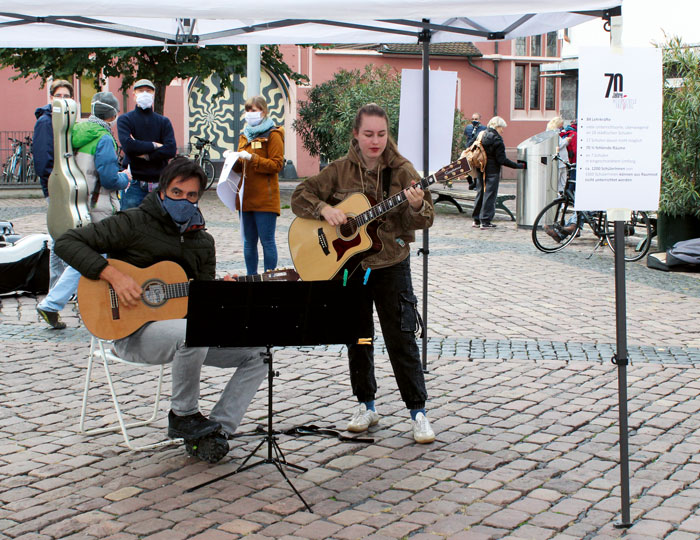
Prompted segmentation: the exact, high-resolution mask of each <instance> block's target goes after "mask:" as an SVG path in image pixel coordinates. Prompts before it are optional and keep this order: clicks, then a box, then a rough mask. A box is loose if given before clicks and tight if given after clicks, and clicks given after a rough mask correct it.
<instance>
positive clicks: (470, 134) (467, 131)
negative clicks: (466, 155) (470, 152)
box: [464, 112, 486, 148]
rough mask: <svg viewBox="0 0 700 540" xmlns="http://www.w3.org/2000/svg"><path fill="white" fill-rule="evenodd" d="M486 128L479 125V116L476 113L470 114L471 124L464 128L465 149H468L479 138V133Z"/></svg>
mask: <svg viewBox="0 0 700 540" xmlns="http://www.w3.org/2000/svg"><path fill="white" fill-rule="evenodd" d="M485 129H486V126H484V125H482V123H481V115H480V114H479V113H477V112H475V113H474V114H472V121H471V124H469V125H467V127H465V128H464V136H465V137H466V138H467V148H469V147H470V146H471V145H472V144H474V141H475V140H476V138H477V137H478V136H479V133H481V132H482V131H484V130H485Z"/></svg>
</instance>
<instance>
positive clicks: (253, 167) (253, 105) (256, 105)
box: [233, 96, 284, 275]
mask: <svg viewBox="0 0 700 540" xmlns="http://www.w3.org/2000/svg"><path fill="white" fill-rule="evenodd" d="M245 120H246V125H245V128H244V129H243V133H242V134H241V136H240V139H239V140H238V152H240V157H239V158H238V160H237V161H236V163H235V165H234V166H233V170H234V171H236V172H237V173H240V174H241V184H240V185H239V189H241V186H243V208H242V210H243V211H242V212H241V227H242V228H243V257H244V258H245V266H246V271H247V273H248V275H253V274H257V273H258V239H259V240H260V243H261V244H262V248H263V265H264V268H265V271H268V270H274V269H275V268H276V267H277V245H276V244H275V226H276V224H277V216H279V215H280V186H279V177H278V174H279V172H280V171H281V170H282V167H283V166H284V128H281V127H276V126H275V124H274V123H273V122H272V119H271V118H269V117H268V115H267V102H266V101H265V98H263V97H262V96H255V97H252V98H250V99H248V101H246V102H245ZM238 204H239V203H238V200H237V201H236V205H237V207H238Z"/></svg>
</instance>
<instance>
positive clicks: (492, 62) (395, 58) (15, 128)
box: [0, 32, 561, 177]
mask: <svg viewBox="0 0 700 540" xmlns="http://www.w3.org/2000/svg"><path fill="white" fill-rule="evenodd" d="M281 50H282V52H283V54H284V59H285V61H286V62H287V63H288V64H289V66H290V67H291V68H292V69H293V70H295V71H297V72H299V73H302V74H305V75H307V76H308V77H309V83H308V85H296V84H294V83H289V82H287V81H280V80H278V79H277V78H275V77H274V76H272V75H270V74H266V73H264V74H263V80H262V85H261V87H262V88H263V90H262V91H263V93H264V94H265V95H266V97H267V96H269V97H268V102H274V103H275V105H274V106H273V107H272V109H271V116H273V118H274V119H275V120H276V121H277V122H278V123H280V124H283V125H284V126H285V128H286V134H287V137H286V141H285V153H286V158H287V159H288V160H291V161H292V162H293V163H294V165H295V167H296V170H297V173H298V175H299V176H300V177H303V176H308V175H311V174H315V173H316V172H318V170H319V159H318V158H317V157H316V158H312V157H311V156H309V154H308V152H306V150H305V149H304V147H303V145H302V142H301V138H300V137H299V136H298V135H297V134H296V133H295V132H294V130H293V129H292V122H293V120H294V119H295V118H296V114H297V108H298V102H299V101H303V100H305V99H306V98H307V94H308V92H309V90H310V88H311V87H312V86H315V85H317V84H320V83H323V82H325V81H327V80H329V79H331V78H332V77H333V75H334V73H336V72H337V71H338V70H339V69H341V68H343V69H348V70H350V69H359V70H363V69H364V67H365V66H366V65H368V64H374V65H376V66H383V65H389V66H391V67H392V68H394V69H396V70H398V71H401V70H402V69H420V67H421V55H420V49H419V46H417V45H393V46H392V45H388V46H386V45H385V46H380V45H377V46H373V47H362V48H354V49H353V48H350V47H348V46H343V47H337V48H333V49H314V48H312V47H299V46H293V45H284V46H281ZM560 51H561V42H560V40H559V39H558V37H557V33H556V32H552V33H550V34H545V35H541V36H533V37H529V38H521V39H518V40H514V41H504V42H490V43H476V44H470V43H459V44H458V43H453V44H435V45H433V46H432V47H431V61H430V67H431V69H433V70H444V71H454V72H457V85H458V86H457V99H456V103H455V106H456V107H457V108H458V109H459V110H461V111H462V113H463V114H464V115H465V116H466V117H467V119H468V118H469V117H470V116H471V114H472V113H473V112H479V113H480V114H481V116H482V122H483V123H484V124H485V123H486V122H488V120H489V118H491V117H492V116H494V115H496V114H497V115H498V116H501V117H503V118H504V119H505V120H506V122H507V123H508V128H507V129H506V131H505V134H504V139H505V142H506V146H507V147H508V149H509V153H513V150H514V148H515V147H516V146H517V144H519V143H520V142H521V141H522V140H524V139H526V138H527V137H529V136H531V135H533V134H535V133H538V132H540V131H543V130H544V129H545V125H546V123H547V121H548V120H549V119H551V118H552V117H554V116H556V115H558V113H559V110H560V106H561V104H560V91H561V89H560V81H559V80H558V79H557V78H554V77H541V76H540V66H541V64H543V63H550V62H557V61H560V60H561V58H560V56H559V54H560ZM12 76H14V73H13V72H12V70H8V69H5V70H2V71H1V72H0V96H2V100H0V159H4V157H5V156H6V155H7V150H8V149H9V144H8V143H7V136H8V134H10V135H9V136H14V135H11V134H12V133H15V134H16V133H18V132H30V131H31V130H32V129H33V126H34V121H35V119H34V110H35V109H36V108H37V107H40V106H43V105H45V104H46V103H48V99H49V96H48V89H47V88H41V87H40V83H39V81H37V80H18V81H11V80H10V78H11V77H12ZM212 80H215V77H212V78H209V79H207V80H206V81H201V80H189V81H183V80H175V81H173V82H172V83H171V84H170V85H169V87H168V89H167V93H166V99H165V114H166V116H168V117H169V118H170V120H171V121H172V123H173V127H174V129H175V135H176V138H177V141H178V147H180V148H181V149H182V151H185V150H187V148H188V145H189V144H190V143H191V142H193V141H194V136H195V135H200V136H202V135H204V136H208V137H209V138H212V140H213V141H214V145H215V148H214V150H213V152H212V156H213V157H214V158H215V159H216V158H218V157H220V156H221V154H222V153H223V151H224V150H226V149H229V148H231V149H234V148H235V144H236V142H237V140H238V131H239V130H240V129H241V128H242V122H241V118H242V114H243V110H242V103H243V101H244V94H245V78H244V77H243V78H239V79H238V83H237V85H236V88H237V92H235V93H234V95H229V96H228V97H225V98H223V100H222V101H218V102H216V103H215V104H212V103H211V101H210V100H208V99H206V97H205V96H207V95H208V92H210V91H211V90H212V88H215V85H214V86H212V84H213V83H212V82H211V81H212ZM73 82H74V83H75V86H76V93H77V96H76V98H77V99H78V101H79V102H80V103H81V109H82V111H83V116H87V114H89V106H90V105H89V104H90V99H91V97H92V95H93V94H94V92H95V89H94V87H93V86H92V81H90V80H83V81H80V80H78V79H76V80H75V81H73ZM119 86H120V81H119V80H117V79H110V80H108V81H107V84H106V86H105V88H103V90H109V91H111V92H113V93H115V95H117V97H118V98H119V99H120V100H121V102H122V103H123V106H122V110H123V111H128V110H130V109H132V108H133V107H134V106H135V105H134V101H133V96H132V95H131V93H130V92H127V93H126V94H123V93H122V92H121V91H120V90H119ZM236 94H240V95H236ZM227 109H228V110H227ZM231 109H232V110H233V112H232V113H231ZM3 134H4V136H3ZM504 172H505V171H504Z"/></svg>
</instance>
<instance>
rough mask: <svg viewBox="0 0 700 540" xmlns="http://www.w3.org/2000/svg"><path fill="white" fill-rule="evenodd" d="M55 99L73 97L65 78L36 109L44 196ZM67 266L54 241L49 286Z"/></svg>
mask: <svg viewBox="0 0 700 540" xmlns="http://www.w3.org/2000/svg"><path fill="white" fill-rule="evenodd" d="M54 99H73V85H72V84H71V83H69V82H68V81H66V80H64V79H56V80H55V81H53V82H52V83H51V86H49V103H48V105H44V106H43V107H37V109H36V110H35V111H34V116H36V124H34V136H33V138H32V156H33V157H34V171H36V175H37V176H38V177H39V182H40V183H41V190H42V191H43V192H44V197H46V198H47V200H48V197H49V176H51V171H52V170H53V122H52V121H51V107H52V105H53V100H54ZM65 268H66V264H65V263H64V262H63V261H62V260H61V259H59V258H58V257H57V256H56V254H55V253H54V250H53V241H52V242H51V245H50V247H49V288H51V287H53V286H54V284H55V283H56V281H57V280H58V278H59V277H61V274H62V273H63V271H64V270H65Z"/></svg>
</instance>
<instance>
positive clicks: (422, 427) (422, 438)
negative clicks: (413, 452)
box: [413, 412, 435, 444]
mask: <svg viewBox="0 0 700 540" xmlns="http://www.w3.org/2000/svg"><path fill="white" fill-rule="evenodd" d="M413 439H414V440H415V441H416V442H417V443H421V444H426V443H431V442H433V441H434V440H435V432H434V431H433V429H432V428H431V427H430V422H428V419H427V418H426V416H425V415H424V414H423V413H422V412H419V413H418V414H417V415H416V419H415V420H414V421H413Z"/></svg>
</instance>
